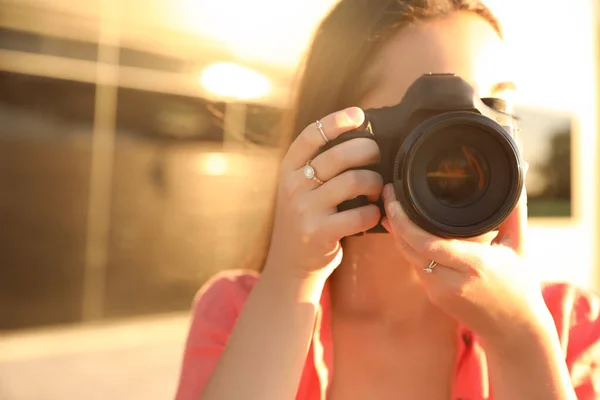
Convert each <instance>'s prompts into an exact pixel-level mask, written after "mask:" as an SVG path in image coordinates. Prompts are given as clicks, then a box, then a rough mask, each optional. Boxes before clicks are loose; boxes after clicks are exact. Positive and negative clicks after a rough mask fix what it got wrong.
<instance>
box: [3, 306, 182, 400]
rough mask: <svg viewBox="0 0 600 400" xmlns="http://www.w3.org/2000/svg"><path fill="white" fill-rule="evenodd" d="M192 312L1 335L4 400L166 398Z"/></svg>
mask: <svg viewBox="0 0 600 400" xmlns="http://www.w3.org/2000/svg"><path fill="white" fill-rule="evenodd" d="M188 324H189V319H188V315H187V314H185V315H184V314H177V315H167V316H159V317H153V318H145V319H135V320H128V321H122V322H118V323H110V324H103V325H96V326H83V327H72V328H54V329H46V330H43V331H35V332H17V333H11V334H10V335H3V336H0V400H71V399H86V400H106V399H111V400H113V399H128V400H138V399H139V400H142V399H143V400H159V399H160V400H164V399H172V398H173V397H174V394H175V389H176V385H177V379H178V374H179V368H180V362H181V356H182V349H183V345H184V342H185V338H186V334H187V329H188Z"/></svg>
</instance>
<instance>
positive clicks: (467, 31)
mask: <svg viewBox="0 0 600 400" xmlns="http://www.w3.org/2000/svg"><path fill="white" fill-rule="evenodd" d="M512 61H513V60H511V59H510V58H509V57H508V55H507V52H506V50H505V48H504V45H503V42H502V40H501V39H500V37H499V36H498V34H497V33H496V31H495V30H494V28H493V27H492V26H491V25H490V24H489V23H488V22H487V21H486V20H485V19H483V18H482V17H480V16H478V15H477V14H474V13H468V12H458V13H454V14H452V15H450V16H448V17H445V18H444V19H439V20H433V21H428V22H425V23H420V24H415V25H413V26H408V27H406V28H403V29H402V30H401V31H400V32H399V33H398V34H396V35H395V36H394V37H393V38H392V39H391V40H390V41H389V42H388V43H387V44H386V45H385V46H384V47H383V48H382V50H381V51H380V52H379V54H378V55H377V56H376V57H375V59H374V62H373V63H372V64H371V65H370V68H369V71H367V72H368V74H367V76H368V77H369V76H373V77H375V78H374V79H373V83H374V84H373V85H371V86H370V87H371V90H370V92H369V93H368V94H367V95H366V97H365V98H364V99H363V101H362V102H361V104H360V106H361V107H362V108H363V109H367V108H379V107H384V106H392V105H395V104H398V102H399V101H400V100H401V99H402V97H403V96H404V94H405V92H406V90H407V89H408V87H409V86H410V85H411V84H412V83H413V82H414V81H415V80H416V79H417V78H419V77H420V76H421V75H423V74H426V73H455V74H457V75H459V76H460V77H461V78H463V79H465V80H467V81H468V82H469V83H470V84H471V85H472V86H474V87H475V88H476V89H477V90H478V91H479V94H480V96H481V97H502V98H504V97H506V96H505V95H506V94H507V88H509V89H510V88H511V87H514V85H512V84H510V82H511V77H510V71H509V66H510V65H511V64H512ZM367 79H368V78H367ZM507 83H508V84H507ZM501 92H504V93H501Z"/></svg>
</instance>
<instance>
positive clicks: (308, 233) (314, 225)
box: [300, 219, 320, 243]
mask: <svg viewBox="0 0 600 400" xmlns="http://www.w3.org/2000/svg"><path fill="white" fill-rule="evenodd" d="M300 234H301V240H302V242H303V243H313V242H316V241H317V240H318V236H319V235H320V226H319V224H318V222H317V221H315V220H308V219H306V220H304V221H302V223H301V226H300Z"/></svg>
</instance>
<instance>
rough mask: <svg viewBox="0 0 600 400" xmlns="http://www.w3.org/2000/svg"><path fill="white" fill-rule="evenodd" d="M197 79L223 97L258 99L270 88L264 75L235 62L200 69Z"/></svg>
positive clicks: (209, 89) (207, 88)
mask: <svg viewBox="0 0 600 400" xmlns="http://www.w3.org/2000/svg"><path fill="white" fill-rule="evenodd" d="M199 81H200V84H201V85H202V86H203V87H204V88H205V89H206V90H208V91H209V92H211V93H213V94H214V95H217V96H219V97H222V98H225V99H237V100H250V99H258V98H261V97H264V96H265V95H267V94H268V93H269V92H270V90H271V83H270V82H269V80H268V79H267V78H266V77H265V76H264V75H262V74H260V73H258V72H256V71H253V70H251V69H248V68H246V67H243V66H241V65H238V64H235V63H217V64H212V65H210V66H208V67H206V68H205V69H204V70H203V71H202V73H201V75H200V78H199Z"/></svg>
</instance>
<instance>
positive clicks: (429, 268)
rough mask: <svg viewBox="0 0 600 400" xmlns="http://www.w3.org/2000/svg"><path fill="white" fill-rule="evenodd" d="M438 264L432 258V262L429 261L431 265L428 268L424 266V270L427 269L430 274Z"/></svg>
mask: <svg viewBox="0 0 600 400" xmlns="http://www.w3.org/2000/svg"><path fill="white" fill-rule="evenodd" d="M437 265H438V263H437V261H433V260H431V262H430V263H429V265H428V266H427V267H426V268H423V271H425V272H426V273H428V274H431V273H433V269H434V268H435V267H436V266H437Z"/></svg>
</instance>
